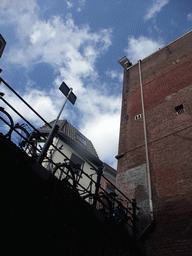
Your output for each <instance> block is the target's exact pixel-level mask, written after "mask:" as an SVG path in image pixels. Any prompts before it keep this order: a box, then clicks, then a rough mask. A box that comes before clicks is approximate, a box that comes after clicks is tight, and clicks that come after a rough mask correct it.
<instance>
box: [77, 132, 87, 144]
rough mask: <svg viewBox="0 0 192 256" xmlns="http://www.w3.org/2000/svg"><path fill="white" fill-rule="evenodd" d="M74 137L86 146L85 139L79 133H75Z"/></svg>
mask: <svg viewBox="0 0 192 256" xmlns="http://www.w3.org/2000/svg"><path fill="white" fill-rule="evenodd" d="M76 139H77V140H78V141H79V142H81V143H82V144H83V145H84V146H86V140H85V139H84V138H83V137H81V136H80V135H79V134H76Z"/></svg>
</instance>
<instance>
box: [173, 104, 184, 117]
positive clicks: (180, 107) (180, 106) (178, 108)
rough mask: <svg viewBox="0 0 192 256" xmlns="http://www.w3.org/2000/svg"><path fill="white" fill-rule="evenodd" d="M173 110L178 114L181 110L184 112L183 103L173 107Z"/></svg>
mask: <svg viewBox="0 0 192 256" xmlns="http://www.w3.org/2000/svg"><path fill="white" fill-rule="evenodd" d="M175 111H176V114H177V115H179V114H182V113H183V112H185V109H184V106H183V104H181V105H179V106H177V107H175Z"/></svg>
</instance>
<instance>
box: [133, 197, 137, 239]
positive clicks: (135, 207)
mask: <svg viewBox="0 0 192 256" xmlns="http://www.w3.org/2000/svg"><path fill="white" fill-rule="evenodd" d="M132 209H133V215H132V218H133V239H134V242H135V241H136V223H137V215H136V210H137V203H136V199H132Z"/></svg>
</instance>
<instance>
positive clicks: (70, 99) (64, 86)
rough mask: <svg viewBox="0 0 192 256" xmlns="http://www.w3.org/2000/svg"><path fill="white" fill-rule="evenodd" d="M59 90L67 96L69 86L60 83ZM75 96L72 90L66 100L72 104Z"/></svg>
mask: <svg viewBox="0 0 192 256" xmlns="http://www.w3.org/2000/svg"><path fill="white" fill-rule="evenodd" d="M59 90H60V91H61V92H62V93H63V94H64V95H65V96H66V97H67V96H68V94H69V91H70V89H69V87H68V86H67V85H66V83H64V82H63V83H62V84H61V86H60V87H59ZM76 99H77V97H76V96H75V94H74V93H73V92H71V93H70V95H69V98H68V100H69V101H70V102H71V103H72V104H73V105H74V104H75V101H76Z"/></svg>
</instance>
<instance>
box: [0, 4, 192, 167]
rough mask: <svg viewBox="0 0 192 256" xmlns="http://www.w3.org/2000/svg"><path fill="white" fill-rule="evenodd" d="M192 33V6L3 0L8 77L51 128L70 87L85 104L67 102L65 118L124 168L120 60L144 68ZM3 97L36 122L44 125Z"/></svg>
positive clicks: (0, 13) (0, 11)
mask: <svg viewBox="0 0 192 256" xmlns="http://www.w3.org/2000/svg"><path fill="white" fill-rule="evenodd" d="M191 28H192V1H191V0H182V1H179V0H145V1H142V0H134V1H130V0H54V1H52V0H45V1H40V0H27V1H25V0H1V1H0V34H2V36H3V37H4V39H5V40H6V41H7V45H6V47H5V50H4V53H3V55H2V58H1V59H0V67H1V68H2V69H3V72H2V78H3V79H4V80H6V81H7V82H8V83H9V84H10V85H11V86H12V87H13V88H14V89H15V90H16V91H17V92H19V93H20V94H21V96H22V97H23V98H24V99H25V100H27V102H28V103H29V104H30V105H31V106H32V107H34V108H35V109H36V110H37V111H38V112H39V113H40V114H41V115H42V116H43V117H44V118H45V119H46V120H47V121H52V120H53V119H55V118H56V117H57V115H58V112H59V110H60V108H61V106H62V104H63V100H64V97H63V95H62V93H61V92H60V91H59V90H58V88H59V86H60V84H61V83H62V81H65V83H66V84H67V85H68V86H69V87H72V88H73V92H74V93H75V94H76V96H77V101H76V104H75V105H74V106H73V105H72V104H70V103H67V105H66V108H65V109H64V112H63V115H62V118H63V119H67V120H68V121H69V122H70V123H71V124H72V125H74V126H75V127H76V128H77V129H79V130H80V131H81V132H82V133H83V134H84V135H85V136H87V137H88V138H89V139H90V140H91V141H92V142H93V144H94V146H95V148H96V150H97V152H98V154H99V157H100V159H101V160H102V161H104V162H106V163H108V164H110V165H111V166H113V167H114V168H116V159H115V156H116V155H117V153H118V140H119V126H120V112H121V96H122V84H123V68H122V67H121V66H120V65H119V63H118V60H120V59H121V58H123V57H124V56H127V57H128V58H129V60H130V61H131V62H132V63H133V64H134V63H137V62H138V60H139V59H143V58H145V57H146V56H148V55H149V54H151V53H153V52H155V51H157V50H158V49H159V48H161V47H163V46H165V45H166V44H168V43H170V42H172V41H173V40H175V39H177V38H178V37H180V36H182V35H183V34H185V33H186V32H188V31H190V30H191ZM2 90H4V91H5V92H6V96H5V98H6V99H7V100H8V101H10V102H11V103H12V104H13V105H15V106H17V109H18V110H19V111H20V112H22V113H23V114H24V116H25V117H27V118H28V120H29V121H31V122H33V123H34V124H35V126H36V127H39V126H41V125H42V123H41V122H40V121H39V120H38V119H37V118H36V117H35V116H34V115H33V114H31V113H30V112H29V111H28V110H27V109H25V108H24V107H23V105H21V103H20V102H19V101H18V100H17V99H16V98H15V97H14V96H13V95H12V94H10V93H9V92H8V91H6V89H5V88H3V87H2V86H1V91H2ZM13 117H14V121H15V122H17V121H18V118H17V117H16V116H15V115H13Z"/></svg>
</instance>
